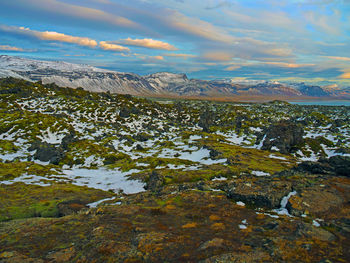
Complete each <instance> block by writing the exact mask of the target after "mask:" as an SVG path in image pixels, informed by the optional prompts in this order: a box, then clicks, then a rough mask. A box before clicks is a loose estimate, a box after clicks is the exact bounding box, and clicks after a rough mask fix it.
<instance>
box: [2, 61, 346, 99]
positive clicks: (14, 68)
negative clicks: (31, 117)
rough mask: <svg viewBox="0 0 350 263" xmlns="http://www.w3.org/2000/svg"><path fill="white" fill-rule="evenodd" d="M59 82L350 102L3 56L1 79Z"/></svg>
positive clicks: (311, 91)
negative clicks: (306, 97) (12, 78)
mask: <svg viewBox="0 0 350 263" xmlns="http://www.w3.org/2000/svg"><path fill="white" fill-rule="evenodd" d="M1 77H15V78H22V79H26V80H29V81H39V80H40V81H42V82H43V83H44V84H46V83H56V84H57V85H59V86H63V87H71V88H77V87H82V88H84V89H86V90H89V91H95V92H107V91H109V92H111V93H122V94H132V95H161V96H166V95H169V96H221V97H222V96H279V97H304V96H308V97H310V96H311V97H324V98H325V97H330V98H343V99H350V89H343V90H341V89H333V88H332V89H331V88H329V89H327V88H322V87H319V86H311V85H306V84H304V83H296V84H293V85H287V84H281V83H278V82H262V83H254V84H249V83H244V84H242V83H234V82H231V81H227V80H213V81H207V80H200V79H189V78H188V77H187V76H186V74H175V73H169V72H159V73H153V74H150V75H146V76H140V75H137V74H134V73H123V72H117V71H111V70H105V69H100V68H96V67H93V66H90V65H81V64H73V63H67V62H62V61H41V60H33V59H27V58H21V57H15V56H7V55H1V56H0V78H1Z"/></svg>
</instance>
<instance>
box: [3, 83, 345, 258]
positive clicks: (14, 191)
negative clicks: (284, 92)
mask: <svg viewBox="0 0 350 263" xmlns="http://www.w3.org/2000/svg"><path fill="white" fill-rule="evenodd" d="M0 106H1V107H0V121H1V123H2V125H1V126H0V136H1V138H0V154H1V155H3V156H5V155H6V154H14V153H15V154H16V157H15V158H13V159H12V160H8V161H5V160H2V161H1V160H0V184H1V182H4V181H6V182H7V183H11V184H1V187H0V221H2V222H1V223H0V261H1V262H30V261H33V262H198V261H200V260H205V259H206V260H207V261H205V262H320V261H321V260H323V261H325V262H327V260H329V261H331V262H344V261H346V260H347V259H348V258H349V257H350V255H349V252H348V251H349V247H350V241H349V235H348V226H347V225H346V224H347V223H346V222H348V221H347V220H350V218H349V217H350V216H349V215H350V213H349V211H350V208H349V205H348V200H349V196H348V194H347V190H348V189H349V185H350V182H349V181H348V180H347V179H344V178H340V177H335V178H329V177H327V176H325V175H315V176H310V175H308V176H306V174H305V173H293V174H287V175H279V174H277V175H276V173H278V172H281V171H283V170H288V169H289V168H292V167H294V166H296V165H297V163H298V162H299V161H300V160H299V159H298V158H299V157H301V154H303V157H310V156H311V155H312V154H314V155H315V156H318V157H321V156H323V157H324V156H326V155H327V150H328V151H330V150H337V149H340V148H342V149H343V148H347V147H349V146H350V132H349V128H350V124H349V123H350V122H349V117H348V116H349V109H348V108H346V107H343V108H341V107H321V106H310V107H308V106H297V105H291V104H287V103H281V102H273V103H267V104H249V103H247V104H244V105H243V104H236V103H216V102H204V101H195V100H193V101H191V100H174V101H172V103H169V104H161V103H158V102H157V100H149V99H144V98H136V97H132V96H129V95H117V94H108V93H92V92H87V91H84V90H82V89H76V90H73V89H70V88H60V87H57V86H56V85H54V84H49V85H43V84H41V83H30V82H26V81H23V80H15V79H1V80H0ZM285 119H288V120H291V121H293V122H297V123H300V124H301V125H303V127H304V128H305V131H306V132H307V133H310V134H316V135H317V136H313V135H312V136H309V135H308V136H307V137H305V138H304V140H303V143H301V144H300V145H297V146H296V149H295V151H297V154H296V153H290V154H280V153H279V152H276V151H263V150H260V149H258V148H259V147H258V144H260V143H261V141H259V140H261V139H262V138H263V136H264V134H266V129H267V127H269V125H271V124H273V123H276V122H278V121H280V120H285ZM335 119H336V121H335ZM204 130H205V131H204ZM51 137H53V138H51ZM63 138H65V140H64V139H63ZM194 138H195V139H194ZM237 138H238V139H237ZM43 141H49V145H50V147H51V150H54V151H56V153H57V155H58V156H59V157H60V159H59V160H58V162H57V163H56V164H55V165H53V164H48V163H42V162H40V160H38V159H35V158H34V156H35V155H34V153H33V152H32V151H29V150H28V149H29V147H30V146H31V145H33V144H35V143H38V142H40V143H42V142H43ZM63 141H64V142H63ZM202 149H208V151H210V152H211V153H212V154H210V155H208V156H207V157H206V159H205V161H207V162H204V161H203V162H201V161H198V160H197V161H193V160H191V159H190V158H189V159H181V158H180V157H181V154H183V153H191V152H199V151H200V150H202ZM299 150H300V151H299ZM167 151H168V152H171V154H170V155H166V156H165V155H164V153H166V152H167ZM298 155H300V156H298ZM217 160H223V161H220V162H219V163H215V161H217ZM101 167H103V168H105V169H110V170H117V171H121V172H127V171H131V170H133V171H134V173H131V174H129V175H128V177H129V178H130V179H140V180H142V181H143V182H145V183H150V177H151V175H152V174H156V176H157V178H158V180H160V181H161V184H160V187H159V189H155V190H148V191H146V192H143V193H138V194H134V195H123V196H120V195H117V194H114V193H111V192H108V191H102V190H98V189H91V188H87V187H82V186H77V185H74V182H73V181H69V180H68V182H67V180H66V183H63V182H60V180H59V179H60V177H62V176H64V173H63V170H64V169H68V170H70V169H97V168H101ZM257 171H258V172H263V173H265V175H266V174H269V175H270V176H267V177H266V178H265V177H257V176H255V175H254V173H253V172H257ZM23 175H28V176H30V175H34V176H40V177H41V178H42V179H41V180H40V183H43V184H45V185H46V186H39V185H33V184H24V183H21V182H16V183H15V182H14V181H13V180H16V178H17V179H18V178H19V177H21V176H23ZM215 178H219V180H218V181H215V180H213V179H215ZM11 180H12V181H11ZM9 181H11V182H9ZM265 184H266V185H265ZM252 185H257V187H256V189H251V190H249V188H251V186H252ZM234 186H244V189H247V192H248V193H253V194H252V195H253V198H254V193H255V192H256V193H257V195H259V194H261V191H260V190H261V189H269V187H270V188H271V189H272V190H273V189H275V188H274V187H275V186H276V187H277V186H278V187H280V188H278V187H277V188H278V189H279V190H286V189H281V187H292V188H293V189H294V190H296V191H297V192H298V195H296V196H295V199H291V201H293V202H292V204H293V205H295V207H294V208H293V209H295V210H296V212H298V211H299V210H300V211H301V212H304V210H305V211H307V217H305V218H304V217H301V216H296V217H293V218H291V217H288V216H280V217H279V218H275V217H270V216H269V215H268V214H269V213H272V212H271V211H270V210H267V208H266V207H257V206H256V205H254V204H248V203H247V204H246V206H240V205H237V204H236V201H239V200H231V199H229V198H228V193H229V191H230V189H232V188H233V187H234ZM277 188H276V189H277ZM292 188H291V189H289V188H288V191H289V190H290V191H291V190H292ZM272 190H271V191H270V192H271V193H270V192H269V193H268V194H271V195H273V194H274V193H273V191H272ZM249 191H250V192H249ZM259 191H260V192H259ZM323 192H327V193H328V194H322V193H323ZM113 196H117V197H118V199H114V200H112V201H107V202H104V204H105V205H101V206H99V207H98V208H96V209H87V208H86V204H88V203H92V202H95V201H98V200H101V199H105V198H109V197H113ZM314 196H316V197H314ZM323 197H331V198H333V197H334V198H333V199H331V198H330V199H331V200H327V198H323ZM322 198H323V199H322ZM308 200H317V202H321V203H322V204H324V205H329V209H328V208H327V209H328V210H324V211H323V210H319V209H316V208H315V207H316V206H319V205H322V204H308V205H310V206H312V208H307V205H305V204H303V202H306V201H308ZM334 200H337V202H338V203H337V204H340V205H338V206H336V207H334V205H333V203H332V202H333V201H334ZM278 201H279V200H278ZM298 209H299V210H298ZM325 211H326V212H325ZM257 212H259V213H257ZM264 213H266V214H264ZM274 215H275V214H274ZM316 217H321V219H323V220H325V221H323V222H322V226H321V227H320V228H317V227H315V226H312V223H313V220H315V218H316ZM244 220H246V222H247V223H244V222H245V221H244ZM320 222H321V221H320ZM242 224H243V225H244V226H245V227H246V228H245V229H240V228H239V225H242ZM243 228H244V227H243Z"/></svg>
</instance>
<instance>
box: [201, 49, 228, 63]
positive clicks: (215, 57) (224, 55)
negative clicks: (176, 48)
mask: <svg viewBox="0 0 350 263" xmlns="http://www.w3.org/2000/svg"><path fill="white" fill-rule="evenodd" d="M232 57H233V55H232V54H231V53H230V52H224V51H210V52H206V53H204V54H203V55H202V56H201V58H202V59H204V60H209V61H223V62H224V61H231V60H232Z"/></svg>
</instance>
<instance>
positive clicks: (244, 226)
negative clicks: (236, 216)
mask: <svg viewBox="0 0 350 263" xmlns="http://www.w3.org/2000/svg"><path fill="white" fill-rule="evenodd" d="M247 224H248V223H247V220H246V219H244V220H242V223H241V224H240V225H238V227H239V229H247Z"/></svg>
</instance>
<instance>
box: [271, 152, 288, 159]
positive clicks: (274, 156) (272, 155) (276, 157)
mask: <svg viewBox="0 0 350 263" xmlns="http://www.w3.org/2000/svg"><path fill="white" fill-rule="evenodd" d="M271 150H272V149H271ZM269 158H273V159H278V160H283V161H287V158H286V157H283V156H277V155H274V154H270V155H269Z"/></svg>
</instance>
